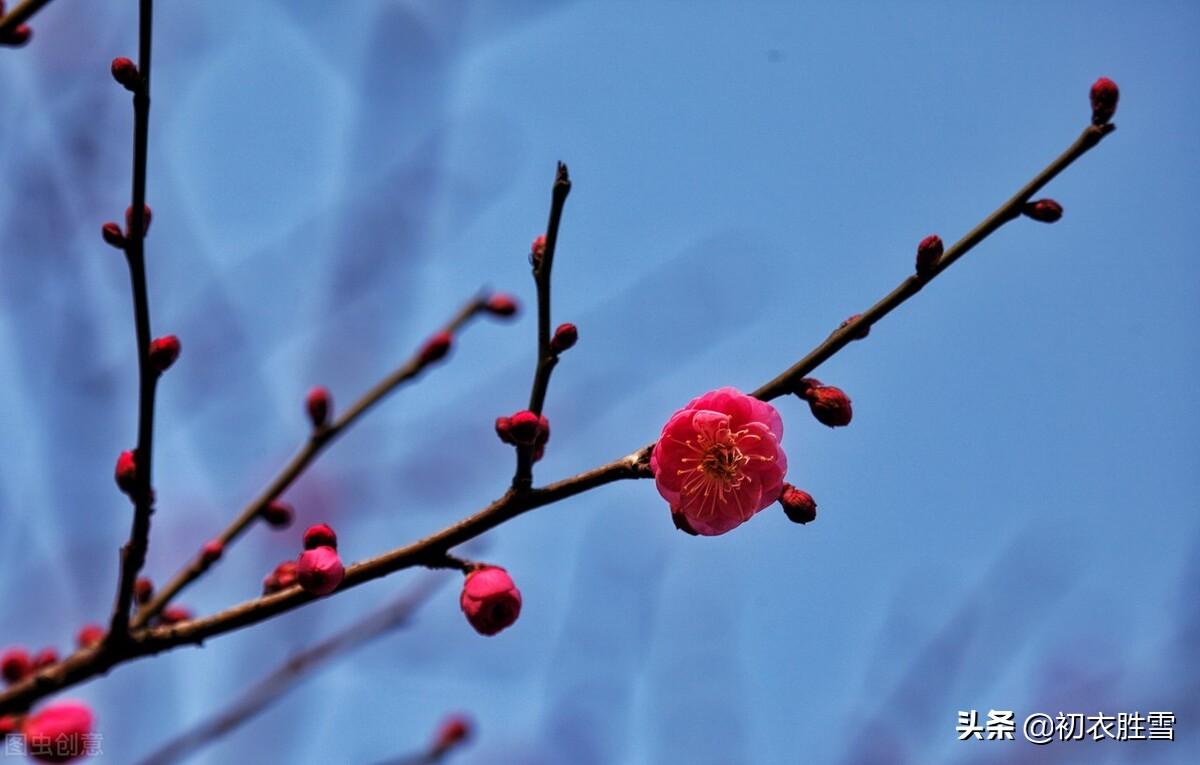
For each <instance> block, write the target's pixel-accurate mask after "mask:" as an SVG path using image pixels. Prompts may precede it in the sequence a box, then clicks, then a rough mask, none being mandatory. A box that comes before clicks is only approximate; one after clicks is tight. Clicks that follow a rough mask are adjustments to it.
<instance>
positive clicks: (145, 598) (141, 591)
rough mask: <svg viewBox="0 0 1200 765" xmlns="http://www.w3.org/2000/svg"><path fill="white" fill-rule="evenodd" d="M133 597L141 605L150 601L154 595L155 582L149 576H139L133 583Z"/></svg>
mask: <svg viewBox="0 0 1200 765" xmlns="http://www.w3.org/2000/svg"><path fill="white" fill-rule="evenodd" d="M133 597H134V598H135V599H136V600H137V602H138V603H139V604H141V605H145V604H147V603H149V602H150V598H152V597H154V582H152V581H150V578H149V577H146V576H139V577H138V578H137V580H136V581H135V582H134V583H133Z"/></svg>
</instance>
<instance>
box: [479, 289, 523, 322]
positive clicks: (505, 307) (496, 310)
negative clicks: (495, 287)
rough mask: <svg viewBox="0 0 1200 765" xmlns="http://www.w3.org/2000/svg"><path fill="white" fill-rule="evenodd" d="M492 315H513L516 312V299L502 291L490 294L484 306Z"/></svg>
mask: <svg viewBox="0 0 1200 765" xmlns="http://www.w3.org/2000/svg"><path fill="white" fill-rule="evenodd" d="M484 307H485V308H486V309H487V310H488V313H491V314H493V315H494V316H513V315H515V314H516V312H517V301H516V299H515V298H513V297H512V296H511V295H506V294H504V293H503V292H500V293H497V294H495V295H492V296H491V297H490V298H488V301H487V303H486V304H485V306H484Z"/></svg>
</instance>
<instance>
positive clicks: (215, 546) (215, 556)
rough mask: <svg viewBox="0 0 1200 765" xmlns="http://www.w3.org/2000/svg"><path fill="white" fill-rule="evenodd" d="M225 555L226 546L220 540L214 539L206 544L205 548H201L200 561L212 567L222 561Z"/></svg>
mask: <svg viewBox="0 0 1200 765" xmlns="http://www.w3.org/2000/svg"><path fill="white" fill-rule="evenodd" d="M224 553H225V545H224V543H222V542H221V540H219V539H213V540H210V541H208V542H205V543H204V547H202V548H200V560H202V561H204V565H206V566H211V565H212V564H214V563H216V562H217V561H219V560H220V559H221V556H222V555H223V554H224Z"/></svg>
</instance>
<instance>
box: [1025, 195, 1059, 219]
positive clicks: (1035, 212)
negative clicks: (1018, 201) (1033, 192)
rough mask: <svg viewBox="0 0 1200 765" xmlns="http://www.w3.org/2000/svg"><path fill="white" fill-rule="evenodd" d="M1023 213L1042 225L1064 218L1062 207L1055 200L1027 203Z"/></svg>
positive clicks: (1039, 200)
mask: <svg viewBox="0 0 1200 765" xmlns="http://www.w3.org/2000/svg"><path fill="white" fill-rule="evenodd" d="M1021 212H1022V213H1023V214H1024V215H1027V216H1028V217H1030V218H1033V219H1034V220H1036V221H1038V222H1040V223H1053V222H1054V221H1056V220H1058V219H1059V218H1061V217H1062V214H1063V209H1062V205H1060V204H1059V203H1058V202H1055V201H1054V200H1053V199H1038V200H1036V201H1034V202H1026V203H1025V206H1024V207H1022V208H1021Z"/></svg>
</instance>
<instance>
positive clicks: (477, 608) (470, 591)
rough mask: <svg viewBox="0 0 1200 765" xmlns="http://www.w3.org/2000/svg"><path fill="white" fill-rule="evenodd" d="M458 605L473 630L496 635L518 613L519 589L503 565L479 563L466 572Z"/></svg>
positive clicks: (519, 609) (519, 612) (510, 622)
mask: <svg viewBox="0 0 1200 765" xmlns="http://www.w3.org/2000/svg"><path fill="white" fill-rule="evenodd" d="M459 605H460V606H462V611H463V614H465V615H466V617H467V621H468V622H470V623H471V626H472V627H474V628H475V631H476V632H478V633H479V634H480V635H495V634H496V633H497V632H500V631H501V630H503V629H505V628H507V627H510V626H511V625H512V624H513V622H515V621H516V620H517V617H518V616H520V615H521V591H520V590H518V589H517V585H516V584H515V583H514V582H513V580H512V577H510V576H509V575H508V572H507V571H505V570H504V569H502V568H500V567H499V566H480V567H479V568H476V569H475V570H474V571H471V572H470V573H468V574H467V578H466V581H464V582H463V590H462V596H461V597H460V598H459Z"/></svg>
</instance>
